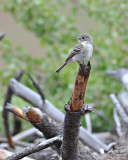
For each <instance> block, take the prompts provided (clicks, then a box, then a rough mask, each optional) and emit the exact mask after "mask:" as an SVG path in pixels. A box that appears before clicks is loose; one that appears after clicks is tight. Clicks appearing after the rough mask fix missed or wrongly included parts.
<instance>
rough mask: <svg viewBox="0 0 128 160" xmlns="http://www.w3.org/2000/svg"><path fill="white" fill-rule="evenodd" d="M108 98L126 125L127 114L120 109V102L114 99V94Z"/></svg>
mask: <svg viewBox="0 0 128 160" xmlns="http://www.w3.org/2000/svg"><path fill="white" fill-rule="evenodd" d="M110 98H111V100H112V102H113V103H114V105H115V106H116V108H117V110H118V112H119V114H120V116H121V118H122V120H123V121H124V122H125V123H128V116H127V114H126V113H125V111H124V109H123V108H122V106H121V104H120V102H119V101H118V99H117V98H116V96H115V94H110Z"/></svg>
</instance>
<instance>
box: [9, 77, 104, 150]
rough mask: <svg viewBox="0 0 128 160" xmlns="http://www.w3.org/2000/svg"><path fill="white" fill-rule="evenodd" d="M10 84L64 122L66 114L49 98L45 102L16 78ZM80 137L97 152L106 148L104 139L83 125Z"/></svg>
mask: <svg viewBox="0 0 128 160" xmlns="http://www.w3.org/2000/svg"><path fill="white" fill-rule="evenodd" d="M9 86H10V88H11V89H12V91H13V93H14V94H15V95H17V96H19V97H21V98H23V99H24V100H26V101H27V102H29V103H30V104H32V105H33V106H35V107H37V108H39V109H41V110H42V111H43V112H44V113H46V114H47V115H49V116H50V117H51V118H52V119H54V120H55V121H57V122H58V123H63V121H64V114H63V113H62V112H61V111H60V110H58V109H57V108H56V107H55V106H54V105H53V104H51V103H50V102H49V101H48V100H45V103H43V101H42V98H41V97H40V95H39V94H37V93H35V92H34V91H32V90H31V89H30V88H28V87H26V86H24V85H23V84H21V83H19V82H18V81H16V80H15V79H11V80H10V82H9ZM24 93H25V94H24ZM85 137H86V138H85ZM80 139H81V140H82V142H83V143H85V144H86V145H88V146H89V147H91V148H92V149H93V150H95V151H96V152H100V151H99V150H100V149H101V148H106V145H105V144H104V143H103V142H102V141H100V140H99V139H97V138H96V137H95V136H93V135H92V134H90V133H89V132H88V131H87V130H86V129H84V128H83V127H81V128H80Z"/></svg>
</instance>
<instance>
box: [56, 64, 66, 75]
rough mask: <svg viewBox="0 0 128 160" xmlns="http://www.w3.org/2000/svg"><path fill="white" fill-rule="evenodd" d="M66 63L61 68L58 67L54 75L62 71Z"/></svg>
mask: <svg viewBox="0 0 128 160" xmlns="http://www.w3.org/2000/svg"><path fill="white" fill-rule="evenodd" d="M67 64H68V63H67V62H65V63H64V64H63V65H62V66H60V68H59V69H57V70H56V73H59V72H60V71H61V69H63V68H64V67H65V66H66V65H67Z"/></svg>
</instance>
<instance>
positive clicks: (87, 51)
mask: <svg viewBox="0 0 128 160" xmlns="http://www.w3.org/2000/svg"><path fill="white" fill-rule="evenodd" d="M75 39H78V40H79V43H78V44H77V45H76V46H75V48H74V49H73V51H72V52H71V53H70V55H69V56H68V58H67V59H66V61H65V63H64V64H63V65H62V66H61V67H60V68H59V69H58V70H56V72H57V73H58V72H60V71H61V69H62V68H64V67H65V66H66V65H67V64H69V63H71V62H78V63H79V64H83V63H84V62H85V61H87V60H89V59H90V58H91V57H92V53H93V39H92V37H91V36H90V35H89V34H83V35H81V36H79V37H77V38H75Z"/></svg>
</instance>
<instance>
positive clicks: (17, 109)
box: [5, 103, 28, 121]
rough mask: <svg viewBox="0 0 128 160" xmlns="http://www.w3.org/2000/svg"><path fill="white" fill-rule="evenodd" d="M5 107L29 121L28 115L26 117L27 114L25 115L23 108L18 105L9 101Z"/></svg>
mask: <svg viewBox="0 0 128 160" xmlns="http://www.w3.org/2000/svg"><path fill="white" fill-rule="evenodd" d="M5 108H6V109H7V110H8V111H10V112H12V113H14V114H15V115H16V116H18V117H20V118H22V119H24V120H26V121H28V119H27V117H25V116H24V115H23V113H22V110H21V109H19V108H17V107H14V106H13V105H12V104H10V103H7V105H6V106H5Z"/></svg>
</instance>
